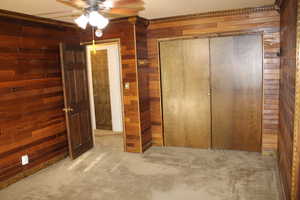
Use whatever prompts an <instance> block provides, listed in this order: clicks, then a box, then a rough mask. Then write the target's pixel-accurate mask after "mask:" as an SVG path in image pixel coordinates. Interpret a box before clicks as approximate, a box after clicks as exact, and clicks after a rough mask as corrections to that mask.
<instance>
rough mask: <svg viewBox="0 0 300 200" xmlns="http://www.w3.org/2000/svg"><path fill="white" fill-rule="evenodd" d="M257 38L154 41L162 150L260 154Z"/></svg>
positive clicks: (259, 43)
mask: <svg viewBox="0 0 300 200" xmlns="http://www.w3.org/2000/svg"><path fill="white" fill-rule="evenodd" d="M262 53H263V47H262V36H261V35H259V34H252V35H238V36H226V37H215V38H197V39H180V40H171V41H162V42H160V62H161V63H160V64H161V88H162V111H163V128H164V139H165V144H166V145H167V146H181V147H197V148H214V149H230V150H245V151H256V152H259V151H261V137H262V70H263V67H262V60H263V55H262Z"/></svg>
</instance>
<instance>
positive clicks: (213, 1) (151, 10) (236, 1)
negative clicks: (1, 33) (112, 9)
mask: <svg viewBox="0 0 300 200" xmlns="http://www.w3.org/2000/svg"><path fill="white" fill-rule="evenodd" d="M144 2H145V8H146V9H145V10H144V11H142V12H140V14H139V15H140V16H141V17H145V18H147V19H154V18H162V17H171V16H177V15H187V14H195V13H201V12H208V11H218V10H227V9H236V8H247V7H257V6H264V5H271V4H273V3H274V2H275V0H144ZM0 9H4V10H9V11H15V12H19V13H25V14H29V15H37V16H39V14H40V13H48V12H56V11H70V12H72V11H74V10H73V9H72V8H70V7H67V6H65V5H63V4H61V3H58V2H56V0H15V1H13V0H0ZM62 15H65V14H58V15H57V14H56V15H47V16H44V15H43V17H48V18H54V19H56V20H62V21H69V22H72V21H73V20H72V17H65V18H56V17H57V16H62Z"/></svg>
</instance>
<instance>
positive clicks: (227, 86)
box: [210, 35, 262, 151]
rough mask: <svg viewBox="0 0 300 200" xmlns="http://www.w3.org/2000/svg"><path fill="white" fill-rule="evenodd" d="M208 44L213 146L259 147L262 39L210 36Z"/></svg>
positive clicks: (256, 36)
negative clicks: (211, 37)
mask: <svg viewBox="0 0 300 200" xmlns="http://www.w3.org/2000/svg"><path fill="white" fill-rule="evenodd" d="M210 44H211V45H210V46H211V48H210V49H211V51H210V52H211V80H212V83H211V84H212V145H213V148H216V149H233V150H245V151H260V150H261V129H262V127H261V126H262V38H261V36H259V35H247V36H233V37H220V38H213V39H211V42H210Z"/></svg>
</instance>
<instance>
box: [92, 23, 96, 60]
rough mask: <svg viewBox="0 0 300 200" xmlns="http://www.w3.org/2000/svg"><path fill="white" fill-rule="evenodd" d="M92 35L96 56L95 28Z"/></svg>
mask: <svg viewBox="0 0 300 200" xmlns="http://www.w3.org/2000/svg"><path fill="white" fill-rule="evenodd" d="M92 35H93V53H94V54H96V45H95V29H94V27H92Z"/></svg>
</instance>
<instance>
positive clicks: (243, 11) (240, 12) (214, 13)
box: [150, 5, 276, 24]
mask: <svg viewBox="0 0 300 200" xmlns="http://www.w3.org/2000/svg"><path fill="white" fill-rule="evenodd" d="M275 10H276V7H275V5H269V6H261V7H253V8H241V9H232V10H224V11H212V12H205V13H197V14H191V15H181V16H174V17H166V18H157V19H152V20H150V23H151V24H155V23H161V22H171V21H178V20H185V19H197V18H207V17H221V16H232V15H245V14H251V13H256V12H265V11H275Z"/></svg>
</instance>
